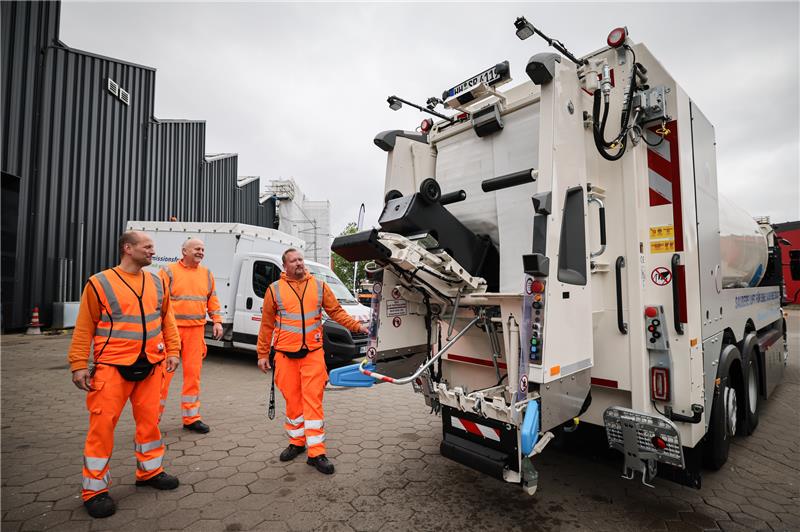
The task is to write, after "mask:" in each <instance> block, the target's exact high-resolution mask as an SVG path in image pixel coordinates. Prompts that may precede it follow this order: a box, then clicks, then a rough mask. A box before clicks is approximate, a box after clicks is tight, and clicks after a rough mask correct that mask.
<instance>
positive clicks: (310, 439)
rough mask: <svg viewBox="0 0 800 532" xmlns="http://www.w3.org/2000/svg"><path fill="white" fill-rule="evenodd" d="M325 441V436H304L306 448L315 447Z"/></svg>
mask: <svg viewBox="0 0 800 532" xmlns="http://www.w3.org/2000/svg"><path fill="white" fill-rule="evenodd" d="M324 441H325V435H324V434H320V435H319V436H306V444H308V446H309V447H310V446H312V445H317V444H319V443H322V442H324Z"/></svg>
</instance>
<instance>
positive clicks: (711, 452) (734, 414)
mask: <svg viewBox="0 0 800 532" xmlns="http://www.w3.org/2000/svg"><path fill="white" fill-rule="evenodd" d="M738 410H739V405H738V398H737V395H736V388H734V387H733V386H731V378H730V374H728V376H727V377H726V378H725V379H723V380H722V382H720V384H719V389H718V392H717V393H716V394H715V396H714V404H713V405H712V407H711V419H710V420H709V425H708V434H706V440H705V443H704V444H703V462H704V464H705V466H706V467H708V468H709V469H712V470H714V471H716V470H718V469H719V468H721V467H722V466H723V465H725V462H727V461H728V453H729V451H730V446H731V438H732V437H733V435H734V434H736V425H737V418H738V416H739V412H738Z"/></svg>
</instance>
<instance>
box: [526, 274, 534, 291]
mask: <svg viewBox="0 0 800 532" xmlns="http://www.w3.org/2000/svg"><path fill="white" fill-rule="evenodd" d="M525 293H526V294H528V295H530V294H532V293H533V278H531V277H528V278H527V279H525Z"/></svg>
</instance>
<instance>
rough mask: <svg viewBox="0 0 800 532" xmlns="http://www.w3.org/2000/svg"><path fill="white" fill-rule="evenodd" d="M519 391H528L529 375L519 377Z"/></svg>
mask: <svg viewBox="0 0 800 532" xmlns="http://www.w3.org/2000/svg"><path fill="white" fill-rule="evenodd" d="M519 391H521V392H523V393H525V392H527V391H528V376H527V375H523V376H522V377H520V378H519Z"/></svg>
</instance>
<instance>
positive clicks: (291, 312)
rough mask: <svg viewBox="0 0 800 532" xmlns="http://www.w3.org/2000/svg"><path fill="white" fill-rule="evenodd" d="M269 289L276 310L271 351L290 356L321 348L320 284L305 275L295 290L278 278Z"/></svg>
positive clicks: (318, 281) (321, 293) (320, 282)
mask: <svg viewBox="0 0 800 532" xmlns="http://www.w3.org/2000/svg"><path fill="white" fill-rule="evenodd" d="M269 289H270V290H271V291H272V294H274V298H275V306H276V307H277V311H278V319H277V321H276V323H275V332H274V340H273V342H274V343H273V345H274V346H275V350H276V351H282V352H284V353H287V352H288V353H292V352H294V351H299V350H300V349H302V348H305V349H308V350H309V351H314V350H315V349H319V348H320V347H322V295H323V293H324V289H323V283H322V281H320V280H318V279H316V278H315V277H313V276H311V275H309V276H307V277H306V279H305V281H303V282H302V283H301V284H298V285H297V286H296V287H295V286H293V285H292V284H290V283H289V282H288V281H285V280H284V281H283V282H281V279H278V280H277V281H275V282H274V283H272V284H271V285H270V287H269Z"/></svg>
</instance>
